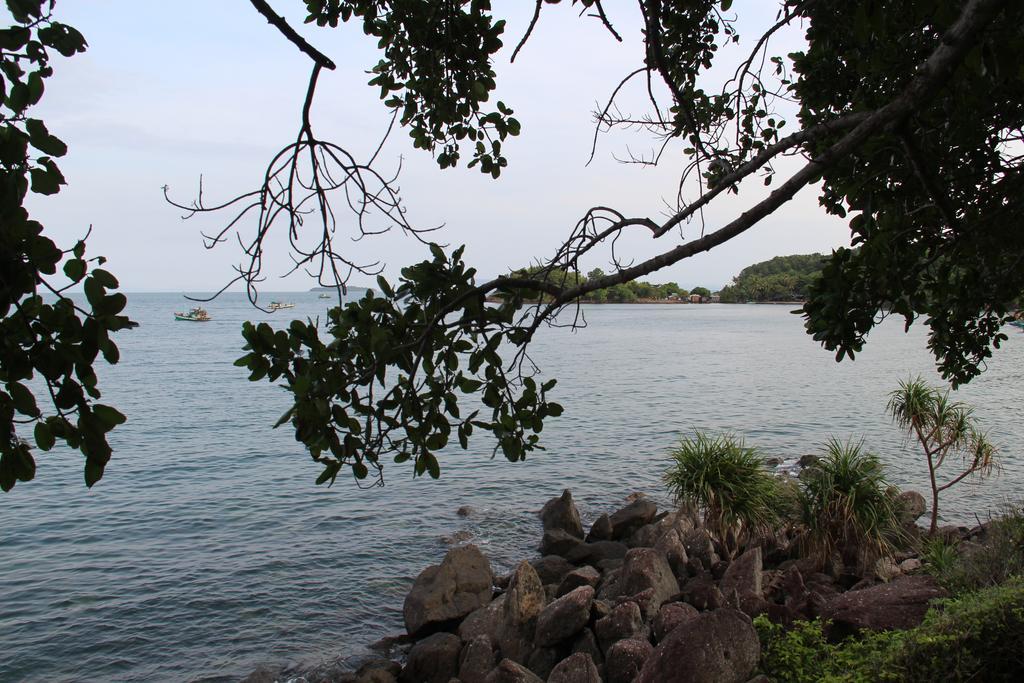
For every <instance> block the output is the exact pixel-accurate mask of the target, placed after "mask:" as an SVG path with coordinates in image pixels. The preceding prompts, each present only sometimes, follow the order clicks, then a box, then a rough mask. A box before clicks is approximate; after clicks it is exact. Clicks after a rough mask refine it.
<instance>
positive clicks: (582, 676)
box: [548, 652, 601, 683]
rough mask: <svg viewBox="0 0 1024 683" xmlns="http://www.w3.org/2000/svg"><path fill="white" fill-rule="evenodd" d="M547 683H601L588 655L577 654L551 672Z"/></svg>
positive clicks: (560, 663)
mask: <svg viewBox="0 0 1024 683" xmlns="http://www.w3.org/2000/svg"><path fill="white" fill-rule="evenodd" d="M548 683H601V676H600V674H599V673H598V672H597V665H595V664H594V660H593V659H591V657H590V655H589V654H587V653H585V652H577V653H575V654H573V655H570V656H568V657H566V658H565V659H563V660H562V661H561V662H559V663H558V664H557V665H556V666H555V668H554V669H552V670H551V675H550V676H548Z"/></svg>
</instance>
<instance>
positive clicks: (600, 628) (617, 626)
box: [594, 602, 647, 652]
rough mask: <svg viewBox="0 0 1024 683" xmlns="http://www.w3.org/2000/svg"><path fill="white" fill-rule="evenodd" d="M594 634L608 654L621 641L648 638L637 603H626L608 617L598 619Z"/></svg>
mask: <svg viewBox="0 0 1024 683" xmlns="http://www.w3.org/2000/svg"><path fill="white" fill-rule="evenodd" d="M594 632H595V633H596V634H597V642H598V643H599V644H600V645H601V650H602V651H604V652H608V648H610V647H611V646H612V645H613V644H614V643H616V642H618V641H620V640H625V639H628V638H636V639H646V638H647V626H646V625H645V624H644V620H643V617H642V616H641V614H640V607H638V606H637V604H636V603H635V602H624V603H622V604H621V605H618V606H617V607H615V608H614V609H613V610H612V611H611V613H610V614H609V615H608V616H606V617H604V618H602V619H598V620H597V622H596V623H595V624H594Z"/></svg>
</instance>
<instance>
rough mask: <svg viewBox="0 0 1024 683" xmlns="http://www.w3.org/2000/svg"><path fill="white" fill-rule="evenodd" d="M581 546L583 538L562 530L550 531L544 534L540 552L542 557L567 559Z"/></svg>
mask: <svg viewBox="0 0 1024 683" xmlns="http://www.w3.org/2000/svg"><path fill="white" fill-rule="evenodd" d="M581 545H583V539H582V538H579V537H578V536H574V535H573V534H570V533H569V532H568V531H563V530H562V529H550V530H547V531H545V532H544V537H543V538H542V539H541V541H540V552H541V554H542V555H561V556H562V557H565V556H566V555H568V554H569V553H570V552H572V551H573V550H574V549H575V548H577V547H578V546H581Z"/></svg>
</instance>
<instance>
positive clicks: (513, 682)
mask: <svg viewBox="0 0 1024 683" xmlns="http://www.w3.org/2000/svg"><path fill="white" fill-rule="evenodd" d="M484 683H544V681H543V680H541V679H540V678H539V677H538V676H537V674H535V673H533V672H532V671H530V670H529V669H527V668H526V667H525V666H522V665H520V664H516V663H515V662H513V661H512V660H510V659H503V660H501V661H500V662H499V663H498V666H496V667H494V669H492V670H491V673H489V674H487V678H486V679H485V680H484Z"/></svg>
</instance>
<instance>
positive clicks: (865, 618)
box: [820, 574, 946, 638]
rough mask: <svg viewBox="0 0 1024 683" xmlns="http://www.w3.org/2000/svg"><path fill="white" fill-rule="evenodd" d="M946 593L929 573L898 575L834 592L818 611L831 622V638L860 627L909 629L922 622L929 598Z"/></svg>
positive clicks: (854, 630) (866, 628) (938, 596)
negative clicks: (864, 585) (855, 588)
mask: <svg viewBox="0 0 1024 683" xmlns="http://www.w3.org/2000/svg"><path fill="white" fill-rule="evenodd" d="M945 595H946V591H944V590H943V589H942V588H941V587H940V586H939V585H938V584H937V583H936V582H935V579H933V578H932V577H931V576H928V575H924V574H915V575H913V576H901V577H899V578H897V579H895V580H894V581H891V582H889V583H883V584H879V585H877V586H872V587H871V588H865V589H863V590H859V591H852V592H846V593H842V594H839V595H836V596H833V597H832V598H829V599H827V600H826V602H825V604H824V605H823V606H822V607H821V610H820V613H821V616H822V618H824V619H829V620H830V621H831V622H832V624H831V626H830V628H829V636H830V637H833V638H841V637H844V636H847V635H851V634H853V633H855V632H857V631H861V630H870V631H889V630H893V629H908V628H913V627H915V626H917V625H918V624H920V623H921V620H922V619H924V615H925V612H927V611H928V603H929V602H931V601H932V600H934V599H936V598H941V597H945Z"/></svg>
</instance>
